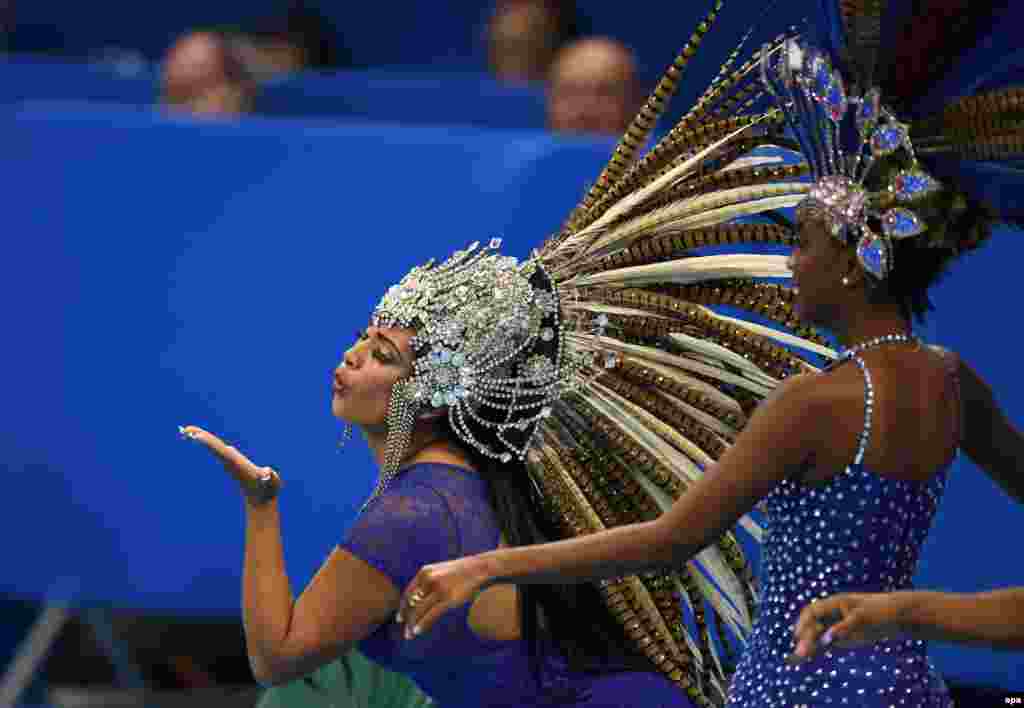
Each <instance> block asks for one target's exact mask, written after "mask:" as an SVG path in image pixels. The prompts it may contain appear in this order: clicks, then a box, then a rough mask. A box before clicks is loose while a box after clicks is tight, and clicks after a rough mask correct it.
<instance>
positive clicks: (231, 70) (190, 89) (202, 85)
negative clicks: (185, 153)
mask: <svg viewBox="0 0 1024 708" xmlns="http://www.w3.org/2000/svg"><path fill="white" fill-rule="evenodd" d="M161 83H162V92H163V96H162V98H163V103H164V104H165V105H167V106H169V107H173V108H178V109H182V110H185V111H188V112H190V113H192V114H194V115H202V116H237V115H240V114H243V113H248V112H250V111H251V110H252V105H253V101H254V99H255V97H256V93H257V84H256V81H255V80H254V79H253V77H252V75H251V73H250V72H249V71H248V69H247V68H246V66H245V64H244V63H243V61H242V60H241V58H240V57H239V54H238V52H237V51H236V49H235V47H234V46H233V44H232V42H231V41H230V40H228V39H227V38H225V37H224V36H222V35H220V34H215V33H213V32H195V33H192V34H187V35H185V36H184V37H181V38H180V39H179V40H178V41H177V42H175V44H174V46H172V47H171V48H170V50H168V52H167V57H166V59H165V60H164V67H163V75H162V76H161Z"/></svg>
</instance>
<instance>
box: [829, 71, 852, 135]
mask: <svg viewBox="0 0 1024 708" xmlns="http://www.w3.org/2000/svg"><path fill="white" fill-rule="evenodd" d="M825 103H826V104H827V105H828V111H829V116H830V117H831V118H832V120H833V121H835V122H836V123H838V122H839V121H840V120H842V119H843V116H844V115H846V109H847V107H848V106H849V104H848V102H847V100H846V89H845V88H843V82H842V80H841V79H840V78H839V76H834V77H833V79H832V83H831V84H829V87H828V91H827V92H826V93H825Z"/></svg>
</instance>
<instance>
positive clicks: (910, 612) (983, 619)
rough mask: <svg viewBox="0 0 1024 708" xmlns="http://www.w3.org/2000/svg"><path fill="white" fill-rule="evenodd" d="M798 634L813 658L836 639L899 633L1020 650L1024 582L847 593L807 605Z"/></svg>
mask: <svg viewBox="0 0 1024 708" xmlns="http://www.w3.org/2000/svg"><path fill="white" fill-rule="evenodd" d="M829 625H831V626H829ZM826 627H828V628H827V629H826ZM794 635H795V639H796V645H797V647H796V658H797V659H807V658H809V657H811V656H814V655H815V654H816V653H817V652H819V651H823V650H824V649H825V648H826V647H828V646H830V645H833V644H839V645H841V646H842V645H851V644H856V643H863V642H872V641H881V640H884V639H890V638H897V637H908V638H914V639H925V640H934V641H942V642H960V643H964V644H973V645H979V646H988V647H994V648H996V649H1009V650H1020V649H1024V588H1006V589H1003V590H993V591H991V592H982V593H969V594H960V593H945V592H929V591H924V590H907V591H902V592H890V593H868V594H857V593H841V594H839V595H833V596H831V597H828V598H825V599H823V600H818V601H816V602H813V603H811V604H809V605H808V606H807V607H805V608H804V610H803V612H801V613H800V620H799V621H798V622H797V624H796V628H795V629H794Z"/></svg>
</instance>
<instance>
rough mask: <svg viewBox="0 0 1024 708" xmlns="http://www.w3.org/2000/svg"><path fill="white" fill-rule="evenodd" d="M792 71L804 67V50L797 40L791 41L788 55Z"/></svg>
mask: <svg viewBox="0 0 1024 708" xmlns="http://www.w3.org/2000/svg"><path fill="white" fill-rule="evenodd" d="M787 58H788V59H789V68H790V70H791V71H800V70H801V69H803V67H804V50H803V47H801V46H800V45H799V44H797V43H796V42H793V41H791V42H789V47H788V56H787Z"/></svg>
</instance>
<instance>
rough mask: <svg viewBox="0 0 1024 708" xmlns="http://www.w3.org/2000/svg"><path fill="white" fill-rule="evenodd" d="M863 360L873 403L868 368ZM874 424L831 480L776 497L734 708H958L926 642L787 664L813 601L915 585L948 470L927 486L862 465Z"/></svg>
mask: <svg viewBox="0 0 1024 708" xmlns="http://www.w3.org/2000/svg"><path fill="white" fill-rule="evenodd" d="M946 356H947V360H948V361H949V365H950V369H951V370H950V387H951V395H952V400H958V398H957V396H958V394H957V382H956V378H955V374H954V373H953V372H955V365H956V363H955V357H954V356H952V355H946ZM855 361H857V360H856V359H855ZM857 363H858V365H859V366H861V367H862V371H863V372H864V375H865V377H866V383H867V389H868V391H869V394H868V395H869V400H870V388H871V384H870V373H869V372H868V371H867V369H866V368H864V367H863V362H862V361H857ZM826 375H827V374H826ZM866 411H867V412H869V411H870V406H866ZM865 418H866V422H867V418H868V415H867V413H866V416H865ZM869 429H870V428H869V427H868V426H867V425H865V428H864V432H863V433H862V436H861V444H860V448H859V450H858V455H857V460H856V461H855V463H854V464H852V465H850V466H849V467H847V468H846V469H845V470H844V471H843V472H841V473H840V474H838V475H836V476H835V477H833V478H832V479H830V480H829V481H828V482H827V483H826V484H824V485H816V486H810V485H808V484H805V483H803V482H801V481H799V480H797V479H787V480H785V481H783V482H782V483H781V484H779V485H778V486H777V487H776V488H775V489H774V490H772V492H771V493H770V494H769V495H768V497H767V499H766V502H767V504H766V511H767V521H768V524H767V533H766V535H765V539H764V547H763V554H764V555H763V570H762V573H763V575H762V577H763V586H762V589H761V602H760V614H759V617H758V620H757V622H756V624H755V626H754V631H753V634H752V636H751V639H750V643H749V646H748V649H747V651H746V652H745V654H744V656H743V658H742V660H741V661H740V663H739V666H738V668H737V672H736V675H735V677H734V679H733V684H732V687H731V689H730V696H729V705H730V706H736V707H739V706H744V707H746V706H759V707H764V708H772V707H774V706H778V707H780V708H781V707H782V706H785V707H786V708H795V707H796V706H831V705H835V706H871V707H875V706H878V707H882V706H885V707H888V706H915V707H919V706H925V707H929V708H930V707H933V706H934V707H942V708H948V707H949V706H951V705H952V702H951V701H950V698H949V694H948V691H947V690H946V687H945V684H944V682H943V681H942V679H941V678H940V677H939V676H938V674H937V673H936V672H935V670H934V669H933V668H932V667H931V666H930V664H929V661H928V658H927V655H926V647H925V643H924V642H921V641H918V640H894V641H886V642H881V643H876V644H873V645H870V646H864V647H858V648H855V649H839V648H832V649H830V650H828V651H824V652H821V653H819V654H818V655H817V656H816V657H815V658H814V659H812V660H809V661H805V662H803V663H800V664H797V665H791V664H789V663H787V661H786V658H787V656H789V655H790V654H792V652H793V649H794V646H793V625H794V624H795V623H796V621H797V619H798V617H799V615H800V611H801V610H802V609H803V608H804V607H805V606H806V605H807V603H808V602H809V601H810V600H812V599H813V598H820V597H826V596H828V595H833V594H836V593H840V592H889V591H894V590H903V589H907V588H909V587H911V577H912V575H913V573H914V569H915V567H916V565H917V559H918V556H919V554H920V550H921V546H922V544H923V543H924V540H925V537H926V536H927V534H928V529H929V527H930V526H931V522H932V517H933V516H934V514H935V510H936V508H937V506H938V503H939V500H940V498H941V496H942V492H943V489H944V488H945V484H946V477H947V473H948V468H949V466H948V464H947V465H945V466H944V467H943V468H942V469H940V470H938V471H937V472H936V473H935V474H934V475H933V476H932V477H930V478H929V479H928V480H927V481H926V482H923V483H919V482H912V481H904V480H897V479H892V478H886V477H882V476H880V475H878V474H876V473H875V472H872V471H871V469H870V468H868V467H866V466H865V465H864V464H862V463H861V458H862V456H863V450H864V449H866V448H867V443H868V431H869Z"/></svg>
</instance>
